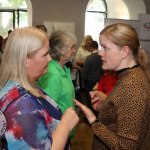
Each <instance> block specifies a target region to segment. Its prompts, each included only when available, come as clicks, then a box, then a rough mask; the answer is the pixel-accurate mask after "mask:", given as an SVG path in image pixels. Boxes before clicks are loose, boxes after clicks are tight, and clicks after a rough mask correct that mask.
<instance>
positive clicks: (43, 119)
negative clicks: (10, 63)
mask: <svg viewBox="0 0 150 150" xmlns="http://www.w3.org/2000/svg"><path fill="white" fill-rule="evenodd" d="M42 92H43V91H42ZM43 94H45V93H44V92H43ZM45 96H46V99H43V98H37V97H35V96H33V95H32V94H31V93H29V92H27V91H26V90H25V89H24V88H23V87H21V86H20V85H19V84H18V83H16V82H14V81H8V82H7V84H6V85H5V86H4V87H3V88H2V89H1V92H0V109H1V111H3V113H4V115H5V117H6V120H7V130H6V132H5V137H6V140H7V144H8V149H9V150H20V149H24V150H33V149H34V150H50V149H51V144H52V133H53V132H54V130H55V129H56V128H57V126H58V124H59V122H60V118H61V115H62V114H61V111H60V110H59V108H58V105H57V104H56V103H55V102H54V101H53V100H52V99H51V98H50V97H48V96H47V95H46V94H45Z"/></svg>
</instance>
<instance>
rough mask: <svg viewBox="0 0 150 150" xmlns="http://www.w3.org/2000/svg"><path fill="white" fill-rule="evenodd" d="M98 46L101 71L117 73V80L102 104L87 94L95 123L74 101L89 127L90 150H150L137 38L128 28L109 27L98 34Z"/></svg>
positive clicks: (147, 84)
mask: <svg viewBox="0 0 150 150" xmlns="http://www.w3.org/2000/svg"><path fill="white" fill-rule="evenodd" d="M100 45H101V51H100V52H99V55H100V56H101V59H102V61H103V65H102V67H103V69H104V70H114V71H117V74H118V80H117V82H116V85H115V87H114V89H113V90H112V92H111V93H110V94H109V95H108V97H107V98H106V100H105V101H103V102H102V101H97V100H98V95H97V94H95V93H92V92H91V93H90V94H91V98H92V103H93V107H94V106H95V105H98V106H99V115H98V119H95V116H94V115H93V113H92V112H91V111H90V110H89V109H87V108H86V107H85V106H83V105H82V104H81V103H79V102H78V101H76V104H77V105H78V106H79V107H81V109H82V110H83V111H84V112H85V114H86V115H87V118H88V120H89V122H90V123H91V124H92V125H91V128H92V131H93V133H94V138H93V150H109V149H112V150H149V149H150V73H149V71H148V58H147V55H146V53H145V51H144V49H143V48H141V46H140V42H139V38H138V34H137V33H136V31H135V29H134V28H133V27H131V26H130V25H127V24H124V23H117V24H112V25H110V26H107V27H106V28H105V29H103V30H102V31H101V33H100ZM95 120H96V121H95Z"/></svg>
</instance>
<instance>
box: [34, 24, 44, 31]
mask: <svg viewBox="0 0 150 150" xmlns="http://www.w3.org/2000/svg"><path fill="white" fill-rule="evenodd" d="M35 27H36V28H38V29H41V30H43V31H45V32H46V33H47V28H46V26H45V25H43V24H38V25H35Z"/></svg>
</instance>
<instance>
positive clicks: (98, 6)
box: [85, 0, 107, 42]
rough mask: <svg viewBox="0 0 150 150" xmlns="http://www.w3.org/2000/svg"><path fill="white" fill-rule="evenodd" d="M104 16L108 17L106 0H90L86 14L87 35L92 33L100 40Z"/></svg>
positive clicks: (94, 37) (95, 38)
mask: <svg viewBox="0 0 150 150" xmlns="http://www.w3.org/2000/svg"><path fill="white" fill-rule="evenodd" d="M104 18H107V5H106V2H105V0H90V1H89V3H88V5H87V10H86V15H85V35H88V34H90V35H91V36H92V37H93V39H94V40H96V41H97V42H99V40H98V38H99V32H100V31H101V30H102V29H103V28H104Z"/></svg>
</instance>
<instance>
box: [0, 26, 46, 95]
mask: <svg viewBox="0 0 150 150" xmlns="http://www.w3.org/2000/svg"><path fill="white" fill-rule="evenodd" d="M47 42H48V36H47V34H46V33H45V32H44V31H42V30H39V29H37V28H34V27H25V28H16V29H14V30H13V32H12V33H11V34H10V36H9V38H8V40H7V42H6V45H5V49H4V53H3V56H2V62H1V66H0V70H1V71H0V89H1V88H2V87H3V86H4V85H5V84H6V83H7V81H8V80H14V81H17V82H19V83H20V84H21V86H22V87H24V88H25V89H26V90H27V91H29V92H31V93H32V94H34V95H35V96H40V95H39V93H38V91H37V89H36V88H34V86H33V85H32V83H30V81H29V80H28V77H27V72H26V59H27V57H28V55H29V54H32V53H33V55H34V53H36V52H37V51H38V50H39V49H41V48H42V47H43V46H44V45H45V44H46V43H47Z"/></svg>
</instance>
